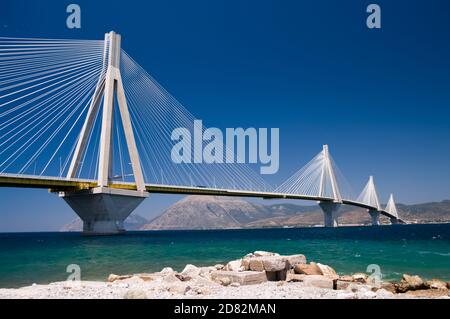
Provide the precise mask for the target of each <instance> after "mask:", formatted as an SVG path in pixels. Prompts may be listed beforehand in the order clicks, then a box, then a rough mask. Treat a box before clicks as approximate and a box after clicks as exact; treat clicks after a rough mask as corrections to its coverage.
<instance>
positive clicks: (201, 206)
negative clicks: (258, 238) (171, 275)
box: [141, 196, 450, 230]
mask: <svg viewBox="0 0 450 319" xmlns="http://www.w3.org/2000/svg"><path fill="white" fill-rule="evenodd" d="M398 209H399V214H400V216H401V217H402V218H403V219H404V220H406V221H409V222H412V223H432V222H450V201H443V202H439V203H424V204H417V205H398ZM381 222H382V223H388V222H389V220H388V219H387V218H381ZM339 223H340V224H342V225H352V224H358V225H364V224H370V217H369V214H367V212H366V211H365V210H364V209H358V208H353V207H350V206H343V207H342V209H341V211H340V216H339ZM321 224H323V214H322V211H321V210H320V208H319V207H318V206H317V205H314V206H302V205H296V204H291V203H286V204H273V205H258V204H254V203H250V202H247V201H245V200H242V199H239V198H228V197H226V198H225V197H210V196H187V197H185V198H184V199H182V200H180V201H179V202H177V203H175V204H174V205H172V206H171V207H169V208H168V209H167V210H166V211H164V212H163V213H162V214H161V215H160V216H158V217H156V218H155V219H153V220H152V221H150V222H149V223H148V224H146V225H144V226H143V227H141V229H142V230H162V229H225V228H260V227H296V226H298V227H300V226H315V225H321Z"/></svg>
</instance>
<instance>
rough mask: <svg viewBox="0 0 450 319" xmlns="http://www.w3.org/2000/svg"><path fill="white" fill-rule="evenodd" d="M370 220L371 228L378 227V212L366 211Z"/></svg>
mask: <svg viewBox="0 0 450 319" xmlns="http://www.w3.org/2000/svg"><path fill="white" fill-rule="evenodd" d="M368 212H369V215H370V218H371V219H372V226H379V225H380V212H379V211H377V210H374V209H369V210H368Z"/></svg>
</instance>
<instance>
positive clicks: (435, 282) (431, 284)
mask: <svg viewBox="0 0 450 319" xmlns="http://www.w3.org/2000/svg"><path fill="white" fill-rule="evenodd" d="M425 285H426V286H427V288H429V289H438V290H448V288H447V283H446V282H444V281H442V280H439V279H431V280H429V281H427V282H426V284H425Z"/></svg>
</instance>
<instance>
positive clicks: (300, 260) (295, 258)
mask: <svg viewBox="0 0 450 319" xmlns="http://www.w3.org/2000/svg"><path fill="white" fill-rule="evenodd" d="M285 259H286V261H287V267H288V268H294V267H295V266H296V265H302V264H306V257H305V255H300V254H298V255H290V256H285Z"/></svg>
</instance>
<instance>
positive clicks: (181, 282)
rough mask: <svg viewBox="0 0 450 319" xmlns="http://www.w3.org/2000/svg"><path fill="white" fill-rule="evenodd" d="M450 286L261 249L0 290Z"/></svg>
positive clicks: (215, 292)
mask: <svg viewBox="0 0 450 319" xmlns="http://www.w3.org/2000/svg"><path fill="white" fill-rule="evenodd" d="M449 289H450V282H448V283H446V282H444V281H441V280H438V279H433V280H428V281H427V280H423V279H422V278H420V277H419V276H411V275H407V274H404V275H403V277H402V280H401V281H399V282H387V281H385V282H381V281H379V280H378V279H377V277H375V276H368V275H367V274H364V273H357V274H352V275H338V274H337V273H336V271H335V270H334V269H333V268H332V267H330V266H328V265H323V264H320V263H314V262H310V263H307V261H306V257H305V256H304V255H302V254H296V255H289V256H281V255H279V254H276V253H271V252H264V251H256V252H254V253H251V254H248V255H246V256H244V257H243V258H241V259H238V260H233V261H230V262H228V263H227V264H226V265H215V266H210V267H196V266H194V265H187V266H186V267H185V268H184V269H183V271H181V272H176V271H174V270H173V269H172V268H164V269H163V270H161V271H160V272H157V273H143V274H134V275H115V274H111V275H110V276H109V277H108V279H107V281H106V282H93V281H66V282H56V283H51V284H49V285H35V284H33V285H32V286H28V287H23V288H19V289H0V298H2V299H4V298H27V299H38V298H57V299H61V298H82V299H83V298H88V299H111V298H114V299H123V298H125V299H150V298H151V299H157V298H177V299H179V298H191V299H196V298H208V299H214V298H219V299H285V298H288V299H404V298H408V299H409V298H446V299H450V296H449Z"/></svg>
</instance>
